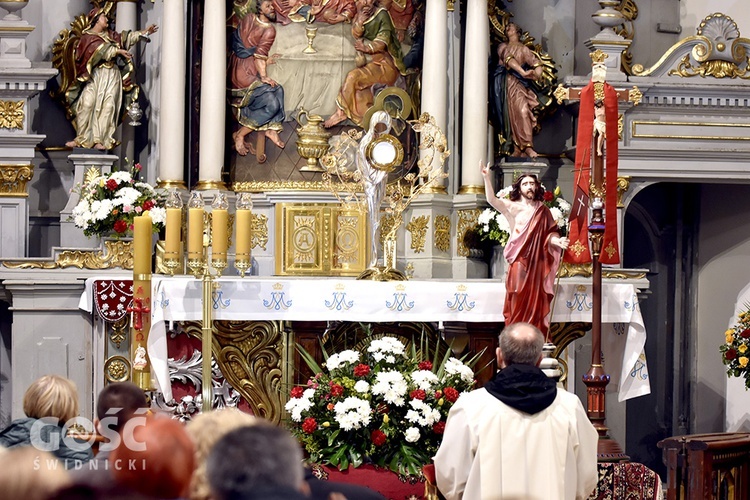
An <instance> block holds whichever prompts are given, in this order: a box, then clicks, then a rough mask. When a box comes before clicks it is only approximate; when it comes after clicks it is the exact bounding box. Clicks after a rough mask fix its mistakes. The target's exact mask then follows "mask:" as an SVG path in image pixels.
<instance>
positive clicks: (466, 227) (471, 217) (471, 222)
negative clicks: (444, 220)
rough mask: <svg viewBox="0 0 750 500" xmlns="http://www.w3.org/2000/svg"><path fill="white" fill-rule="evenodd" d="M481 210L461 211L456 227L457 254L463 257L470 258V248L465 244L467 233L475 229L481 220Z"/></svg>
mask: <svg viewBox="0 0 750 500" xmlns="http://www.w3.org/2000/svg"><path fill="white" fill-rule="evenodd" d="M481 213H482V209H481V208H472V209H471V210H459V211H458V212H457V215H458V223H457V226H456V253H457V254H458V255H460V256H462V257H468V256H469V248H468V247H467V246H466V244H465V243H464V237H465V236H466V232H467V231H470V230H472V229H474V227H475V226H476V225H477V221H478V220H479V214H481Z"/></svg>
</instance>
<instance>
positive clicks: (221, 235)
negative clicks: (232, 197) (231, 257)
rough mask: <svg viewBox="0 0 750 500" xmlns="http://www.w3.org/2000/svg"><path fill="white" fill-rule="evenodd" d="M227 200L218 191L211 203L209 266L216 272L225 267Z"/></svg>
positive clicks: (219, 274)
mask: <svg viewBox="0 0 750 500" xmlns="http://www.w3.org/2000/svg"><path fill="white" fill-rule="evenodd" d="M228 209H229V202H228V201H227V196H226V195H225V194H223V193H218V194H217V195H216V196H215V197H214V201H213V203H211V267H213V268H214V269H215V270H216V274H217V275H218V276H221V273H222V272H223V271H224V269H226V267H227V247H228V246H229V237H228V236H227V229H228V226H229V223H228V221H229V212H228Z"/></svg>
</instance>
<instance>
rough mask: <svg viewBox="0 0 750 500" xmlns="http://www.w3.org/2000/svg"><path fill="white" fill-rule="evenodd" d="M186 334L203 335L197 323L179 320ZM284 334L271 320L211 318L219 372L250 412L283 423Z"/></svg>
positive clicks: (286, 378)
mask: <svg viewBox="0 0 750 500" xmlns="http://www.w3.org/2000/svg"><path fill="white" fill-rule="evenodd" d="M181 324H182V327H183V330H184V331H185V333H187V334H188V335H190V336H192V337H195V338H202V334H201V324H200V322H193V321H191V322H182V323H181ZM286 337H287V334H286V333H285V332H284V331H283V330H282V329H281V328H280V324H279V322H273V321H254V322H248V321H214V331H213V335H212V340H213V344H212V351H213V355H214V359H216V362H217V363H218V365H219V369H220V370H221V373H222V374H223V375H224V377H225V378H226V380H227V382H229V384H230V385H231V386H232V387H233V388H234V389H235V390H236V391H237V392H239V393H240V394H241V395H242V397H243V399H244V400H245V401H246V402H247V403H248V405H249V406H250V408H251V409H252V413H253V414H254V415H256V416H258V417H263V418H265V419H268V420H270V421H271V422H274V423H276V424H279V423H281V422H282V419H283V418H284V415H285V412H284V408H283V404H284V402H285V401H286V394H288V388H287V384H288V383H289V381H290V380H291V379H290V373H291V369H287V366H289V365H288V364H287V360H288V359H289V353H288V352H287V350H288V349H289V347H288V346H289V342H288V339H287V338H286Z"/></svg>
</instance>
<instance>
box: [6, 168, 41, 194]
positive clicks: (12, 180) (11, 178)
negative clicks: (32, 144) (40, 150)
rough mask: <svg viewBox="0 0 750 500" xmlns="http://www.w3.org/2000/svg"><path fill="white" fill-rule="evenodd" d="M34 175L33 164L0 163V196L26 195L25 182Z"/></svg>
mask: <svg viewBox="0 0 750 500" xmlns="http://www.w3.org/2000/svg"><path fill="white" fill-rule="evenodd" d="M33 177H34V165H31V164H28V163H21V164H17V165H13V164H5V165H2V164H0V196H15V197H19V196H21V197H28V196H29V193H27V192H26V184H27V183H28V182H29V181H30V180H31V179H32V178H33Z"/></svg>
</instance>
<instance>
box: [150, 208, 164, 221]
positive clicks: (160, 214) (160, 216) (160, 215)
mask: <svg viewBox="0 0 750 500" xmlns="http://www.w3.org/2000/svg"><path fill="white" fill-rule="evenodd" d="M148 213H149V214H151V221H152V222H153V223H154V224H164V223H165V222H166V221H167V210H166V209H165V208H163V207H154V208H152V209H151V210H149V211H148Z"/></svg>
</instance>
